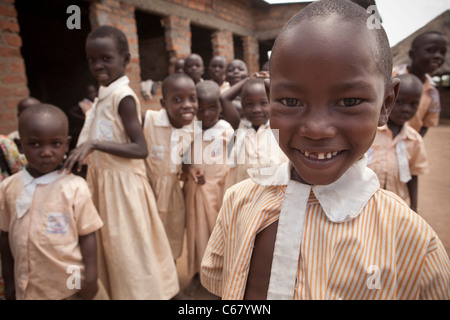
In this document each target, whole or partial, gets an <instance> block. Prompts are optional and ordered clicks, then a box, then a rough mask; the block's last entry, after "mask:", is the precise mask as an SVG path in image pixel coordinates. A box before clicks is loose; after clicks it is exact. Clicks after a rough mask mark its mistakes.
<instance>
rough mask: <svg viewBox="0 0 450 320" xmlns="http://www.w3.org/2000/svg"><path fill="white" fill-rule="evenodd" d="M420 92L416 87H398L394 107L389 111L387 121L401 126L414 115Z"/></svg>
mask: <svg viewBox="0 0 450 320" xmlns="http://www.w3.org/2000/svg"><path fill="white" fill-rule="evenodd" d="M421 95H422V91H421V90H418V88H417V87H412V86H403V87H402V86H400V90H399V92H398V97H397V100H396V101H395V106H394V108H393V109H392V111H391V114H390V116H389V120H390V121H392V122H394V123H395V124H397V125H399V126H402V125H403V124H404V123H405V122H407V121H408V120H410V119H411V118H412V117H414V115H415V114H416V111H417V107H418V106H419V102H420V97H421Z"/></svg>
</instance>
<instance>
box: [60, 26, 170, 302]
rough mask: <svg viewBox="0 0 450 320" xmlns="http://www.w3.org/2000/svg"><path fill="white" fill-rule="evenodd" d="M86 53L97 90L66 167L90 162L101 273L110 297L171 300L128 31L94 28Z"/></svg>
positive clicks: (164, 242)
mask: <svg viewBox="0 0 450 320" xmlns="http://www.w3.org/2000/svg"><path fill="white" fill-rule="evenodd" d="M86 56H87V58H88V62H89V68H90V71H91V73H92V74H93V76H94V77H95V78H96V79H97V80H98V82H99V84H100V87H99V92H98V99H96V103H95V104H94V105H93V106H92V109H91V110H90V111H89V113H88V116H87V119H86V121H85V123H84V126H83V129H82V131H81V133H80V136H79V138H78V146H77V148H76V149H74V150H72V152H71V153H70V155H69V157H68V158H67V160H66V162H65V163H64V167H63V169H64V170H68V171H70V170H71V169H72V167H73V166H74V165H76V164H77V163H78V169H79V170H80V169H81V165H82V164H83V162H84V161H85V160H87V165H88V172H87V177H86V180H87V182H88V184H89V187H90V189H91V192H92V196H93V200H94V203H95V206H96V207H97V209H98V211H99V214H100V216H101V217H102V219H103V221H105V226H104V228H102V229H101V230H100V232H99V233H98V240H99V243H100V246H99V249H100V254H99V275H100V278H101V279H102V281H103V283H104V284H105V287H106V289H107V291H108V293H109V295H110V297H111V299H113V300H119V299H131V300H139V299H170V298H172V297H173V296H174V295H175V294H176V293H177V292H178V291H179V285H178V278H177V273H176V267H175V264H174V261H173V259H172V256H171V254H170V246H169V242H168V240H167V236H166V234H165V232H164V227H163V224H162V222H161V219H160V217H159V215H158V209H157V206H156V201H155V197H154V194H153V191H152V189H151V187H150V185H149V183H148V181H147V178H146V172H145V163H144V160H143V159H145V157H146V156H147V154H148V152H147V145H146V141H145V137H144V134H143V132H142V126H141V117H140V115H141V113H140V103H139V99H138V98H137V96H136V94H135V93H134V92H133V90H132V89H131V88H130V87H129V85H128V83H129V79H128V77H127V76H126V75H125V71H126V66H127V64H128V63H129V61H130V53H129V50H128V42H127V38H126V36H125V34H124V33H123V32H122V31H120V30H119V29H117V28H115V27H111V26H101V27H98V28H96V29H94V30H93V31H92V32H91V33H90V34H89V35H88V37H87V40H86Z"/></svg>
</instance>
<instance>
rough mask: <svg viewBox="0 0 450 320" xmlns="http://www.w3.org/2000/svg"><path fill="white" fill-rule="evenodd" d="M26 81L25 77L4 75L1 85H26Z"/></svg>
mask: <svg viewBox="0 0 450 320" xmlns="http://www.w3.org/2000/svg"><path fill="white" fill-rule="evenodd" d="M26 83H27V79H26V77H25V76H19V75H9V74H8V75H4V76H3V77H2V84H3V85H5V84H26Z"/></svg>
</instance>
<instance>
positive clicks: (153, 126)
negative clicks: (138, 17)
mask: <svg viewBox="0 0 450 320" xmlns="http://www.w3.org/2000/svg"><path fill="white" fill-rule="evenodd" d="M161 88H162V99H161V106H162V109H161V110H158V111H155V110H147V111H146V112H145V114H144V115H143V119H144V121H143V122H144V136H145V139H146V141H147V148H148V150H149V155H148V157H147V158H146V161H145V163H146V168H147V178H148V180H149V181H150V185H151V186H152V188H153V190H154V192H155V196H156V204H157V206H158V211H159V214H160V216H161V220H162V221H163V224H164V228H165V230H166V233H167V237H168V238H169V243H170V247H171V252H172V256H173V259H177V258H179V257H180V256H181V252H182V249H183V238H184V228H185V220H186V211H185V204H184V195H183V191H182V185H181V180H180V177H181V174H182V160H183V155H184V154H185V153H186V152H187V151H188V150H189V148H190V146H191V142H192V138H193V134H194V129H193V121H194V119H195V115H196V113H197V109H198V105H197V91H196V89H195V84H194V81H193V80H192V79H191V78H190V77H189V76H188V75H186V74H183V73H175V74H173V75H170V76H168V77H167V78H165V79H164V81H163V83H162V87H161Z"/></svg>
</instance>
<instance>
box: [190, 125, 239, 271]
mask: <svg viewBox="0 0 450 320" xmlns="http://www.w3.org/2000/svg"><path fill="white" fill-rule="evenodd" d="M198 131H200V139H197V132H198ZM233 132H234V130H233V128H232V127H231V125H230V124H229V123H228V122H226V121H224V120H219V121H218V122H217V123H216V124H215V125H214V126H213V127H211V128H209V129H208V130H205V131H202V130H201V128H200V126H199V127H198V128H197V127H196V128H195V136H194V145H193V147H192V148H191V150H192V155H193V157H192V161H191V163H192V166H193V167H195V168H200V169H202V171H203V175H204V177H205V184H203V185H199V184H197V183H195V182H194V180H193V179H192V178H191V177H190V176H189V177H188V179H187V181H186V183H185V185H184V192H185V199H186V239H187V249H188V273H189V275H191V276H192V275H194V274H196V273H198V272H200V264H201V262H202V258H203V253H204V252H205V249H206V245H207V244H208V240H209V236H210V235H211V232H212V230H213V228H214V226H215V224H216V218H217V214H218V213H219V210H220V207H221V206H222V199H223V196H224V193H225V181H226V178H227V175H228V173H229V170H230V167H229V166H228V165H227V163H226V160H227V151H226V150H227V149H226V147H227V143H228V140H229V139H231V138H232V136H233ZM197 143H199V144H200V147H199V148H198V147H197V145H196V144H197ZM197 148H198V149H197ZM194 153H195V155H197V157H195V156H194ZM199 153H201V155H200V157H199V156H198V154H199ZM195 158H197V159H195ZM198 159H200V161H198ZM195 160H197V161H195Z"/></svg>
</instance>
